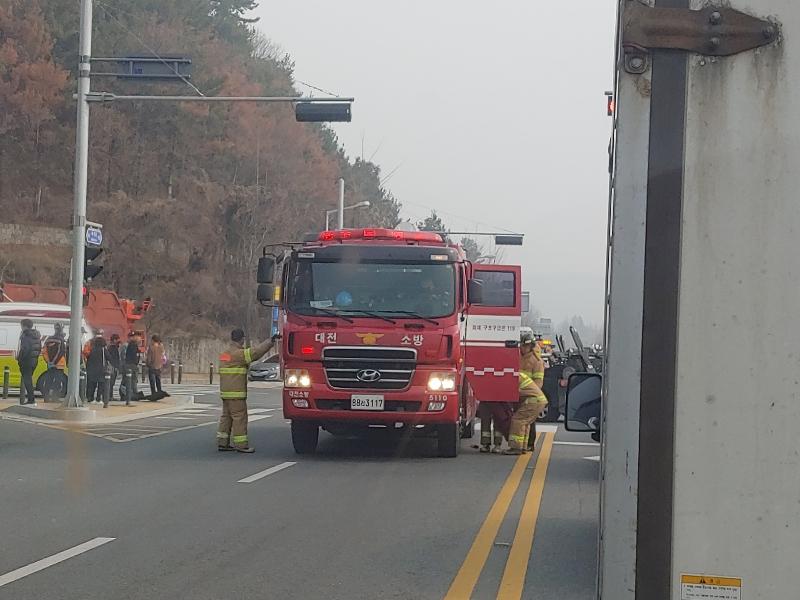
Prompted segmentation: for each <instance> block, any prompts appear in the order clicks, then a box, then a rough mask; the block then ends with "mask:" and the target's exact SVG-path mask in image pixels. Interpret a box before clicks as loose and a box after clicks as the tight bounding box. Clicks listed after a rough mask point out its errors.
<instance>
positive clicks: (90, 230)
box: [86, 227, 103, 246]
mask: <svg viewBox="0 0 800 600" xmlns="http://www.w3.org/2000/svg"><path fill="white" fill-rule="evenodd" d="M86 243H87V244H89V245H90V246H102V245H103V230H102V229H100V228H98V227H87V228H86Z"/></svg>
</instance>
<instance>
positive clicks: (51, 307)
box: [0, 302, 92, 388]
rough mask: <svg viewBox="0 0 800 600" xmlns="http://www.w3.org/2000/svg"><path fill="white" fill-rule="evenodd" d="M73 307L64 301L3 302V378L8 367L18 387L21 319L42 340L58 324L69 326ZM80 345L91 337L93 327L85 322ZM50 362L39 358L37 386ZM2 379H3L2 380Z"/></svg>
mask: <svg viewBox="0 0 800 600" xmlns="http://www.w3.org/2000/svg"><path fill="white" fill-rule="evenodd" d="M69 317H70V308H69V306H66V305H61V304H41V303H34V302H0V378H1V377H2V371H3V368H4V367H6V366H8V367H9V371H10V379H9V385H10V386H11V387H19V382H20V373H19V365H17V349H18V346H19V336H20V334H21V333H22V326H21V325H20V321H22V319H30V320H31V321H33V327H34V328H35V329H36V330H37V331H38V332H39V333H40V334H41V336H42V342H44V340H45V338H47V336H50V335H53V333H54V332H55V324H56V323H61V324H63V325H64V330H65V331H67V330H68V329H69ZM81 338H82V339H81V347H83V345H84V344H85V343H86V342H88V341H89V340H90V339H92V331H91V329H90V327H89V326H88V325H87V324H86V321H85V320H84V321H83V334H82V336H81ZM46 369H47V365H46V364H45V362H44V360H40V361H39V365H38V366H37V367H36V371H34V374H33V382H34V385H35V386H36V387H37V388H38V385H37V382H38V379H39V376H40V375H41V374H42V373H44V372H45V370H46ZM1 382H2V380H0V383H1Z"/></svg>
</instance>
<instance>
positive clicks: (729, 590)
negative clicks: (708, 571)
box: [681, 574, 742, 600]
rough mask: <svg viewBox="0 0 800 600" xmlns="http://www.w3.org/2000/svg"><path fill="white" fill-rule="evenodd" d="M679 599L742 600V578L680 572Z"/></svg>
mask: <svg viewBox="0 0 800 600" xmlns="http://www.w3.org/2000/svg"><path fill="white" fill-rule="evenodd" d="M681 600H742V580H741V579H740V578H739V577H717V576H715V575H687V574H681Z"/></svg>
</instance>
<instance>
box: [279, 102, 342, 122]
mask: <svg viewBox="0 0 800 600" xmlns="http://www.w3.org/2000/svg"><path fill="white" fill-rule="evenodd" d="M294 116H295V119H296V120H297V121H298V122H299V123H349V122H350V121H351V120H352V118H353V112H352V110H351V105H350V104H349V103H346V102H298V103H297V104H295V106H294Z"/></svg>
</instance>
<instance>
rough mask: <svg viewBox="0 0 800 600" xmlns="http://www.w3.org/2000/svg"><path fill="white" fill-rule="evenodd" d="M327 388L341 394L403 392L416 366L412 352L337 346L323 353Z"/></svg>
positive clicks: (397, 349)
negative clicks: (370, 391) (358, 391)
mask: <svg viewBox="0 0 800 600" xmlns="http://www.w3.org/2000/svg"><path fill="white" fill-rule="evenodd" d="M322 364H323V366H324V367H325V376H326V377H327V378H328V384H329V385H330V386H331V387H332V388H335V389H341V390H402V389H405V388H407V387H408V385H409V383H410V382H411V378H412V377H413V375H414V370H415V369H416V366H417V351H416V350H414V349H413V348H365V347H363V346H358V347H349V346H337V347H331V348H325V349H324V350H323V351H322Z"/></svg>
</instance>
